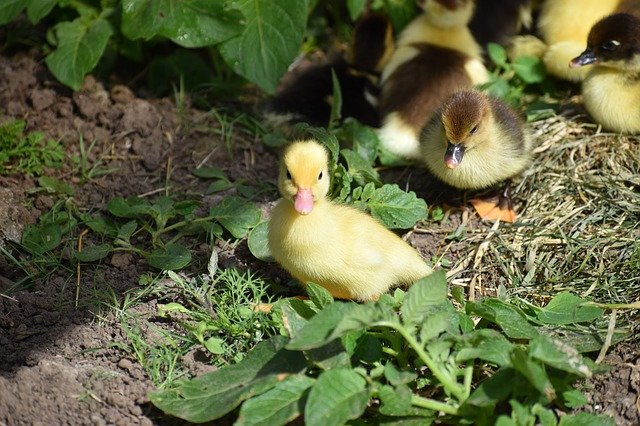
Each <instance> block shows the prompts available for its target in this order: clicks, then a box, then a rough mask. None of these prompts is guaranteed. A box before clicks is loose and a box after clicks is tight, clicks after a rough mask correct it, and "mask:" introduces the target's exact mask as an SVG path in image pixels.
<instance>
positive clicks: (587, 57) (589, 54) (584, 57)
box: [569, 49, 598, 68]
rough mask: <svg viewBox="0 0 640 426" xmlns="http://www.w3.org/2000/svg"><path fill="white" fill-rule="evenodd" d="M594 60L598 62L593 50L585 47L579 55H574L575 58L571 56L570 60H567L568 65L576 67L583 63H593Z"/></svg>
mask: <svg viewBox="0 0 640 426" xmlns="http://www.w3.org/2000/svg"><path fill="white" fill-rule="evenodd" d="M596 62H598V58H596V55H595V54H594V53H593V50H591V49H587V50H585V51H584V52H582V53H581V54H580V56H576V57H575V58H573V59H572V60H571V62H569V67H571V68H578V67H582V66H584V65H589V64H595V63H596Z"/></svg>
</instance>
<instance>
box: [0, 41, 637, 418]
mask: <svg viewBox="0 0 640 426" xmlns="http://www.w3.org/2000/svg"><path fill="white" fill-rule="evenodd" d="M0 106H1V107H0V122H4V121H6V120H8V119H10V118H22V119H25V120H26V121H27V123H28V130H38V131H42V132H44V133H45V134H46V135H47V136H48V137H50V138H54V139H58V140H60V141H61V142H62V143H63V145H64V147H65V151H66V152H67V153H68V155H69V156H75V155H78V154H79V148H78V146H79V145H78V140H79V137H80V136H81V137H82V138H83V139H84V141H86V142H87V143H91V141H94V140H95V141H96V144H95V147H94V149H93V150H92V151H91V153H90V158H89V160H90V161H91V162H93V161H96V160H97V159H98V158H102V159H103V160H104V161H105V167H109V168H114V169H116V170H115V171H113V172H112V173H110V174H108V175H106V176H103V177H99V178H94V179H90V180H89V181H88V182H86V183H83V182H82V181H81V180H80V179H79V178H78V175H77V173H76V172H74V171H73V170H72V168H71V166H66V168H63V169H61V170H52V171H50V175H52V176H55V177H57V178H59V179H62V180H64V181H66V182H69V183H71V184H72V185H73V186H74V188H75V191H76V192H75V195H74V197H73V202H74V203H75V204H76V205H77V206H78V208H79V209H81V210H86V211H95V210H99V209H103V208H104V206H105V205H106V203H107V202H108V201H109V200H111V199H112V198H114V197H116V196H131V195H140V194H148V193H152V192H154V191H158V192H165V191H168V192H169V193H172V194H180V193H184V192H189V193H197V192H200V193H204V192H205V188H206V186H207V185H208V183H206V182H203V181H201V180H198V179H197V178H195V177H194V176H193V175H192V174H191V171H192V170H193V169H194V168H196V166H198V165H201V164H206V165H217V166H219V167H221V168H223V169H224V170H225V171H226V172H227V174H228V176H229V177H230V178H231V179H234V180H235V179H240V178H241V179H243V180H245V181H247V182H248V183H249V184H251V183H255V184H257V183H262V184H264V182H268V183H274V182H275V174H276V167H274V166H275V164H276V162H277V156H276V153H275V152H274V151H272V150H269V149H266V148H265V146H264V145H263V144H262V143H261V142H260V141H254V140H249V139H248V138H247V137H246V136H244V137H243V136H238V135H235V134H234V140H233V144H232V146H231V148H230V149H228V148H227V146H226V143H225V141H223V140H221V138H220V137H219V136H216V134H215V132H212V131H211V129H216V128H218V127H219V125H218V123H217V122H216V120H215V119H214V118H213V117H212V116H211V115H207V114H206V113H204V112H201V111H197V110H195V109H192V108H188V107H187V108H186V109H184V110H178V109H177V108H176V107H175V105H174V104H173V103H172V102H171V100H169V99H166V98H165V99H145V98H141V97H138V96H137V95H136V94H135V93H134V92H133V91H132V90H131V89H130V88H128V87H126V86H124V85H121V84H117V83H112V84H111V85H110V87H108V88H107V87H105V86H104V85H103V84H102V83H99V82H97V81H95V80H94V79H93V78H91V77H89V78H87V80H86V82H85V84H84V87H83V88H82V89H81V90H80V91H78V92H77V93H72V92H70V91H69V90H68V89H66V88H64V87H62V86H60V85H59V84H58V83H57V82H55V80H54V79H53V78H52V77H51V76H50V75H49V73H48V72H47V70H46V67H45V66H44V64H43V62H42V60H41V58H39V57H37V55H36V54H34V53H29V54H18V55H16V56H14V57H3V56H0ZM67 163H69V162H67ZM385 179H387V180H391V181H394V180H395V181H397V182H399V183H403V184H406V183H407V182H409V183H410V184H411V185H412V187H413V188H414V189H415V187H418V191H419V182H420V181H421V180H423V179H422V176H421V174H420V172H415V171H414V172H408V171H407V170H404V171H399V172H397V173H390V174H389V175H387V176H386V177H385ZM36 187H37V182H36V180H35V179H34V178H32V177H27V176H20V175H11V176H2V177H0V244H4V245H5V247H9V246H10V245H11V242H12V241H14V242H16V241H20V237H21V234H22V231H23V229H24V226H25V225H26V224H29V223H33V222H34V221H36V220H37V218H38V217H39V215H40V214H41V213H43V212H46V211H47V210H48V209H50V207H51V206H52V204H53V202H54V200H53V198H52V196H51V195H48V194H45V193H41V192H34V191H32V190H33V189H34V188H36ZM421 195H422V194H421ZM423 196H424V195H423ZM275 198H276V192H275V189H274V187H272V189H271V190H269V191H266V192H265V193H263V194H262V195H259V196H258V197H257V199H256V202H259V203H262V205H263V206H264V208H265V210H267V209H268V208H269V206H270V201H272V200H274V199H275ZM205 200H206V201H207V202H208V203H210V204H213V203H215V202H216V201H217V198H216V197H209V198H207V199H205ZM461 221H467V227H468V229H473V228H474V227H478V226H485V225H482V224H480V223H479V222H478V221H477V220H475V219H473V218H468V214H466V213H464V212H460V211H454V212H453V213H452V214H451V216H450V218H449V219H448V220H447V221H446V222H445V223H444V224H443V226H442V229H439V230H438V231H437V232H414V233H412V234H411V235H410V236H409V240H410V241H411V243H412V244H414V245H415V246H416V247H417V248H418V249H419V250H420V251H421V253H422V254H423V255H424V256H425V257H428V258H430V257H431V256H433V255H434V254H435V255H436V256H438V255H439V254H441V253H442V252H443V250H444V251H446V253H447V257H448V258H450V259H453V258H455V257H456V255H457V253H458V251H459V250H461V248H462V247H463V243H455V244H451V245H450V246H449V245H448V244H449V243H448V242H447V243H446V244H445V238H444V237H445V236H446V235H447V234H449V233H451V232H453V231H454V230H455V229H456V227H457V226H458V225H459V224H460V223H461ZM87 238H91V236H90V235H88V236H87ZM445 245H447V248H446V249H444V246H445ZM240 248H241V249H240V250H236V251H235V252H232V253H228V254H227V256H226V257H224V256H221V262H222V264H223V265H225V264H236V265H240V266H246V265H249V264H250V265H251V266H252V269H254V270H256V271H257V272H258V273H262V274H264V275H266V276H267V277H268V278H269V279H273V280H276V281H277V280H279V279H281V278H282V277H283V274H282V273H281V272H280V271H279V270H277V268H276V267H273V266H270V265H265V264H263V263H261V262H257V261H255V260H254V259H252V257H251V255H250V254H248V251H247V250H246V246H240ZM205 254H206V247H205V248H203V253H202V255H203V256H204V255H205ZM146 270H147V265H146V262H145V261H144V260H142V259H140V258H138V257H135V256H129V255H113V256H111V257H110V258H109V259H108V260H107V261H105V262H103V263H102V264H100V265H98V266H95V267H91V268H89V267H87V269H84V270H83V271H81V274H80V277H81V279H80V283H79V293H78V296H77V297H76V271H75V270H73V271H72V270H61V271H54V272H52V273H51V274H50V275H49V276H48V277H47V278H45V279H41V280H37V281H35V282H30V283H26V284H27V285H25V286H24V288H23V289H21V290H19V291H14V290H12V291H11V293H10V295H8V294H7V291H6V290H8V289H9V288H11V287H12V286H13V284H14V282H15V281H16V280H18V279H20V277H22V276H23V274H22V272H21V271H18V270H16V268H15V266H14V263H12V262H10V261H9V260H8V259H6V258H3V257H0V426H4V425H27V424H29V425H35V424H51V425H56V424H74V425H75V424H92V425H106V424H116V425H133V424H176V423H177V422H176V420H175V419H168V418H166V417H164V416H163V415H162V413H160V412H159V411H157V410H155V409H154V408H153V407H152V406H151V404H150V403H149V400H148V398H147V393H148V392H149V391H150V390H152V389H153V388H154V387H153V384H152V383H151V381H150V379H149V378H148V377H147V376H146V375H145V372H144V371H143V370H142V368H141V367H140V365H138V364H137V363H136V362H135V361H134V360H133V359H132V358H131V357H129V356H128V355H127V353H126V352H124V351H123V350H122V348H121V345H119V344H118V342H126V341H127V338H126V336H125V334H124V332H123V330H122V329H121V327H120V326H119V324H118V323H117V322H115V321H113V318H112V317H111V316H110V315H109V313H108V312H103V309H102V308H101V307H100V306H94V305H92V304H91V302H92V301H95V294H96V293H100V292H107V291H113V292H114V293H115V294H116V296H120V295H122V294H123V293H124V292H125V291H127V290H129V289H132V288H136V287H137V286H138V278H139V276H140V275H141V274H142V273H143V272H145V271H146ZM155 303H156V301H155V300H152V299H151V300H148V301H147V303H146V304H145V305H143V306H142V307H141V308H140V309H142V310H145V309H146V310H147V311H148V312H151V313H152V312H155ZM194 358H197V357H194ZM607 359H608V361H609V362H610V363H612V365H613V369H612V372H611V373H610V374H607V375H605V376H602V377H599V378H598V379H597V380H596V381H595V382H594V383H593V385H592V386H593V389H592V392H591V393H590V395H589V396H590V398H591V401H590V406H591V409H592V410H594V411H599V412H605V413H608V414H611V415H614V416H615V418H616V421H617V423H618V424H637V423H638V421H640V418H639V417H638V411H637V408H636V407H637V406H638V397H639V395H640V370H639V369H640V359H639V357H638V348H636V347H628V346H618V347H617V348H615V350H614V352H613V354H611V355H610V356H608V358H607ZM191 365H192V373H193V374H196V373H198V372H200V371H202V370H203V369H206V368H207V367H206V366H205V365H204V364H203V363H202V362H199V361H193V362H192V363H191Z"/></svg>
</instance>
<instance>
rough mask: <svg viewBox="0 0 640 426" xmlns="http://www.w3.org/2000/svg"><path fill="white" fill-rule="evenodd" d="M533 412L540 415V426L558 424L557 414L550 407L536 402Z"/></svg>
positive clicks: (555, 425) (554, 425)
mask: <svg viewBox="0 0 640 426" xmlns="http://www.w3.org/2000/svg"><path fill="white" fill-rule="evenodd" d="M531 414H535V415H536V416H538V419H540V421H539V422H538V424H540V426H557V424H558V419H556V415H555V414H554V413H553V411H552V410H550V409H548V408H544V407H543V406H542V405H540V404H535V405H534V406H533V407H532V408H531Z"/></svg>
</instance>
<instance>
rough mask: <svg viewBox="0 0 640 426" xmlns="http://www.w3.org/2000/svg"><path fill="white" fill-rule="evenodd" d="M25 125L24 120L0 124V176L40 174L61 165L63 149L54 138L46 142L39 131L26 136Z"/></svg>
mask: <svg viewBox="0 0 640 426" xmlns="http://www.w3.org/2000/svg"><path fill="white" fill-rule="evenodd" d="M25 126H26V122H25V121H23V120H13V121H8V122H6V123H3V124H2V125H0V174H9V173H26V174H30V175H39V174H41V173H42V172H43V170H44V169H45V168H47V167H59V166H60V165H61V164H62V160H63V159H64V151H63V149H62V146H61V145H60V144H59V143H58V142H57V141H55V140H53V139H49V140H45V137H44V134H42V133H41V132H31V133H28V134H25V133H24V129H25Z"/></svg>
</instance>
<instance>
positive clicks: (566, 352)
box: [529, 335, 593, 378]
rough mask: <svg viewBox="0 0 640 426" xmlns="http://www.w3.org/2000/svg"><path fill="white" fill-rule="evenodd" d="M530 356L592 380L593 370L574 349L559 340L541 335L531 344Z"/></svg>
mask: <svg viewBox="0 0 640 426" xmlns="http://www.w3.org/2000/svg"><path fill="white" fill-rule="evenodd" d="M529 355H530V356H531V357H532V358H534V359H537V360H540V361H542V362H544V363H545V364H548V365H550V366H552V367H554V368H557V369H559V370H564V371H567V372H569V373H573V374H578V375H580V376H583V377H586V378H590V377H591V376H592V374H593V373H592V371H591V368H589V366H588V365H587V363H586V362H585V359H584V358H583V357H582V356H581V355H580V353H579V352H578V351H577V350H576V349H575V348H573V347H571V346H569V345H568V344H566V343H565V342H563V341H561V340H558V339H551V338H549V337H546V336H543V335H540V336H537V337H536V338H534V339H533V340H532V341H531V343H530V344H529Z"/></svg>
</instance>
